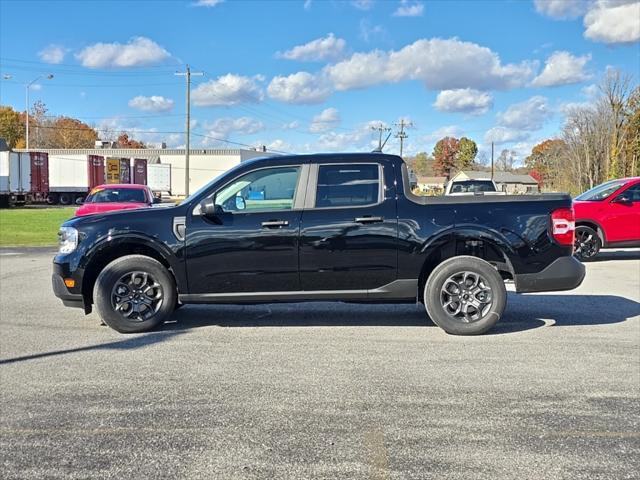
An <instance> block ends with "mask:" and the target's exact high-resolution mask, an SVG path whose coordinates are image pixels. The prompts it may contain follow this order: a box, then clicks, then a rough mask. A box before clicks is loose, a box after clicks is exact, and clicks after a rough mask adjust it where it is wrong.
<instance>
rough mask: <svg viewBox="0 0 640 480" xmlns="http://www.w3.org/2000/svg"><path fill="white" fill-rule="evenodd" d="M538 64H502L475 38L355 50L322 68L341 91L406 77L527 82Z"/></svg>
mask: <svg viewBox="0 0 640 480" xmlns="http://www.w3.org/2000/svg"><path fill="white" fill-rule="evenodd" d="M534 67H536V65H535V64H532V63H530V62H523V63H520V64H506V65H503V64H502V63H501V61H500V58H499V57H498V55H497V54H496V53H494V52H492V51H491V50H490V49H489V48H487V47H482V46H480V45H478V44H475V43H471V42H463V41H460V40H458V39H457V38H451V39H446V40H445V39H439V38H433V39H421V40H417V41H415V42H414V43H412V44H410V45H407V46H405V47H404V48H402V49H400V50H397V51H393V50H392V51H389V52H385V51H381V50H373V51H371V52H368V53H355V54H353V55H352V56H351V57H350V58H348V59H346V60H343V61H342V62H339V63H337V64H335V65H329V66H327V67H325V70H324V72H325V74H326V75H327V76H328V78H329V79H330V80H331V81H332V82H333V84H334V85H335V88H336V89H337V90H349V89H354V88H364V87H367V86H370V85H374V84H378V83H384V82H393V83H395V82H400V81H405V80H421V81H422V82H424V84H425V86H426V87H427V88H429V89H435V90H448V89H458V88H476V89H480V90H490V89H508V88H514V87H518V86H522V85H524V84H525V83H526V81H527V80H528V79H529V78H530V77H531V76H532V74H533V70H534Z"/></svg>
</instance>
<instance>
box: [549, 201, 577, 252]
mask: <svg viewBox="0 0 640 480" xmlns="http://www.w3.org/2000/svg"><path fill="white" fill-rule="evenodd" d="M551 234H552V235H553V238H554V239H555V241H556V242H558V243H559V244H560V245H573V242H574V241H575V237H576V221H575V215H574V214H573V208H558V209H557V210H554V211H553V212H551Z"/></svg>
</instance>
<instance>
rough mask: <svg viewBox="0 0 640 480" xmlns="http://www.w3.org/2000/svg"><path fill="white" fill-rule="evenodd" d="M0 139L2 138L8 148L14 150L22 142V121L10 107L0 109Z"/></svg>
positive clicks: (17, 113) (18, 114)
mask: <svg viewBox="0 0 640 480" xmlns="http://www.w3.org/2000/svg"><path fill="white" fill-rule="evenodd" d="M0 138H4V139H5V141H6V142H7V145H9V148H16V146H17V145H18V144H19V141H20V140H21V139H22V141H24V120H23V119H22V116H21V115H20V113H19V112H16V111H15V110H14V109H13V108H11V107H0Z"/></svg>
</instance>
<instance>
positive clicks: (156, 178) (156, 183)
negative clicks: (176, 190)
mask: <svg viewBox="0 0 640 480" xmlns="http://www.w3.org/2000/svg"><path fill="white" fill-rule="evenodd" d="M147 185H149V188H151V190H153V192H154V193H156V194H161V193H168V194H169V195H171V165H170V164H168V163H149V164H147Z"/></svg>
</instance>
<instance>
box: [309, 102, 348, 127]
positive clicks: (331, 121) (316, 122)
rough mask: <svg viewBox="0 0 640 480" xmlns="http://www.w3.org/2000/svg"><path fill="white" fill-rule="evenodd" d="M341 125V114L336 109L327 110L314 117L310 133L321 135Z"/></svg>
mask: <svg viewBox="0 0 640 480" xmlns="http://www.w3.org/2000/svg"><path fill="white" fill-rule="evenodd" d="M339 123H340V114H339V113H338V110H337V109H336V108H333V107H331V108H327V109H325V110H323V111H322V112H321V113H319V114H318V115H316V116H315V117H313V120H312V121H311V125H309V131H310V132H311V133H320V132H326V131H327V130H331V129H332V128H334V127H335V126H336V125H338V124H339Z"/></svg>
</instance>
